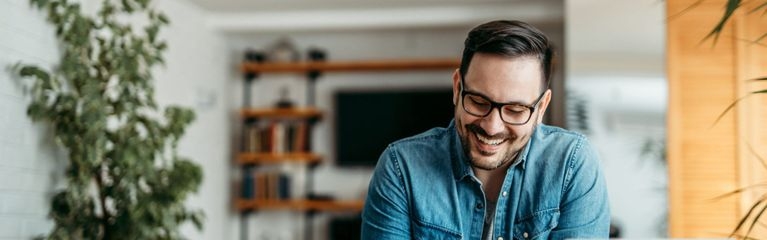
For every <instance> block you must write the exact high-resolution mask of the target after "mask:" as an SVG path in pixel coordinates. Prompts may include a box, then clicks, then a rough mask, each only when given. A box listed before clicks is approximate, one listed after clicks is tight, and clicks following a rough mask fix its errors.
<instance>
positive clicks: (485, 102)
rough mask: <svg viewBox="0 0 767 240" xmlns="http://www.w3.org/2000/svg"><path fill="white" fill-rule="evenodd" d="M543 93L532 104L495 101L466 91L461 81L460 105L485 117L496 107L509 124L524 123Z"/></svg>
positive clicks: (503, 119) (476, 115)
mask: <svg viewBox="0 0 767 240" xmlns="http://www.w3.org/2000/svg"><path fill="white" fill-rule="evenodd" d="M544 94H546V91H543V93H541V95H540V96H538V99H537V100H535V103H533V105H532V106H528V105H524V104H520V103H497V102H494V101H492V100H490V99H489V98H488V97H486V96H484V95H482V94H479V93H473V92H470V91H466V90H465V89H464V87H463V81H461V105H462V106H463V110H464V111H466V112H467V113H469V114H471V115H472V116H475V117H486V116H487V115H490V113H491V112H493V109H496V108H497V109H498V111H499V112H500V113H501V120H502V121H503V122H505V123H507V124H511V125H524V124H526V123H527V122H529V121H530V118H532V116H533V112H535V108H536V106H538V103H540V101H541V99H543V95H544Z"/></svg>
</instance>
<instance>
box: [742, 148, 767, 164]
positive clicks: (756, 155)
mask: <svg viewBox="0 0 767 240" xmlns="http://www.w3.org/2000/svg"><path fill="white" fill-rule="evenodd" d="M746 146H748V151H749V152H751V154H753V155H754V157H756V159H759V162H761V163H762V167H764V169H767V162H765V161H764V158H762V156H760V155H759V154H757V153H756V150H754V147H753V146H751V143H746Z"/></svg>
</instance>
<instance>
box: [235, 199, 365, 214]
mask: <svg viewBox="0 0 767 240" xmlns="http://www.w3.org/2000/svg"><path fill="white" fill-rule="evenodd" d="M364 205H365V203H364V201H362V200H345V201H336V200H248V199H237V200H236V203H235V206H236V207H237V210H240V211H246V210H286V209H287V210H296V211H330V212H359V211H362V207H363V206H364Z"/></svg>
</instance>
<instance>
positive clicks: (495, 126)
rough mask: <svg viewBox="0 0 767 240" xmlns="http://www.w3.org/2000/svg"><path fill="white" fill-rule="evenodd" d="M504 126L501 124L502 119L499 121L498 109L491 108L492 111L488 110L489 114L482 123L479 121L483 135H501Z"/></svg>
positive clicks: (499, 112)
mask: <svg viewBox="0 0 767 240" xmlns="http://www.w3.org/2000/svg"><path fill="white" fill-rule="evenodd" d="M505 125H506V124H505V123H504V122H503V119H501V109H499V108H493V110H490V114H488V115H487V116H485V117H484V118H483V119H482V121H480V126H481V127H482V129H484V130H485V133H487V134H488V135H490V136H494V135H497V134H499V133H503V132H504V130H505Z"/></svg>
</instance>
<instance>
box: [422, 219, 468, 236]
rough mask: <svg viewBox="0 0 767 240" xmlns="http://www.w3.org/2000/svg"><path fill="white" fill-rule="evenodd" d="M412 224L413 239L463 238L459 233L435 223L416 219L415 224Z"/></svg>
mask: <svg viewBox="0 0 767 240" xmlns="http://www.w3.org/2000/svg"><path fill="white" fill-rule="evenodd" d="M411 226H413V229H412V231H413V233H412V234H413V235H412V238H413V239H418V240H420V239H424V240H431V239H451V240H452V239H455V240H457V239H462V237H461V235H460V234H459V233H457V232H454V231H451V230H449V229H447V228H444V227H441V226H437V225H434V224H429V223H424V222H421V221H415V224H412V225H411Z"/></svg>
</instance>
